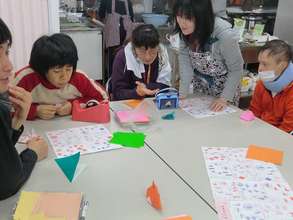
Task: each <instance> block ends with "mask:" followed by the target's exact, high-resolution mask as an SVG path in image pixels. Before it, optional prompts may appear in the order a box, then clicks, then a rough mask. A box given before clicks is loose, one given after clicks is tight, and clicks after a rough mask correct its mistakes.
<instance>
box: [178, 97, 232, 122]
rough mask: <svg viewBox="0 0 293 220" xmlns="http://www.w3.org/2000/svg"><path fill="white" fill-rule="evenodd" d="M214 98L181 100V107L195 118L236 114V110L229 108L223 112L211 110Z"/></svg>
mask: <svg viewBox="0 0 293 220" xmlns="http://www.w3.org/2000/svg"><path fill="white" fill-rule="evenodd" d="M213 100H214V98H213V97H207V96H204V97H196V98H192V99H184V100H180V102H179V106H180V107H181V108H182V109H183V110H184V111H185V112H187V113H188V114H190V115H191V116H193V117H194V118H198V119H199V118H206V117H212V116H218V115H225V114H230V113H233V112H236V110H235V109H233V108H231V107H229V106H227V107H226V108H225V109H224V110H223V111H221V112H214V111H211V110H210V106H211V104H212V102H213Z"/></svg>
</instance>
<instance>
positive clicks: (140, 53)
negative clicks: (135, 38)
mask: <svg viewBox="0 0 293 220" xmlns="http://www.w3.org/2000/svg"><path fill="white" fill-rule="evenodd" d="M158 51H159V48H158V47H155V48H148V49H143V48H135V52H136V54H137V55H138V56H145V55H147V54H148V55H150V56H156V55H157V54H158Z"/></svg>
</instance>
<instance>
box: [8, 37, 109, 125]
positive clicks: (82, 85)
mask: <svg viewBox="0 0 293 220" xmlns="http://www.w3.org/2000/svg"><path fill="white" fill-rule="evenodd" d="M77 61H78V53H77V48H76V46H75V44H74V42H73V40H72V39H71V38H70V37H69V36H68V35H65V34H60V33H58V34H53V35H51V36H42V37H40V38H39V39H38V40H37V41H36V42H35V43H34V45H33V48H32V51H31V56H30V61H29V66H27V67H25V68H23V69H21V70H19V71H18V72H17V73H16V75H15V81H14V83H15V84H16V85H18V86H20V87H22V88H24V89H26V90H27V91H29V92H31V93H32V97H33V104H32V105H31V108H30V111H29V114H28V119H29V120H33V119H35V118H37V117H39V118H41V119H52V118H54V116H55V115H60V116H64V115H70V114H71V110H72V102H73V101H74V100H80V101H81V102H86V101H88V100H89V99H96V100H98V101H102V100H105V99H108V95H107V93H106V91H105V90H104V88H103V87H102V86H101V85H99V84H98V83H96V82H95V81H94V80H92V79H90V78H89V77H88V76H87V75H86V74H85V73H83V72H81V71H77V70H76V66H77Z"/></svg>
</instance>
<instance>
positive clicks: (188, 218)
mask: <svg viewBox="0 0 293 220" xmlns="http://www.w3.org/2000/svg"><path fill="white" fill-rule="evenodd" d="M165 220H192V217H191V216H189V215H179V216H174V217H170V218H166V219H165Z"/></svg>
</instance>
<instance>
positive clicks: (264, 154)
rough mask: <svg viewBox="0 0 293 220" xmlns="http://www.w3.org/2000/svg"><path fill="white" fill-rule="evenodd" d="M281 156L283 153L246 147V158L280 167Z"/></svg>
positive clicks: (254, 146) (269, 149) (264, 148)
mask: <svg viewBox="0 0 293 220" xmlns="http://www.w3.org/2000/svg"><path fill="white" fill-rule="evenodd" d="M283 155H284V153H283V151H279V150H274V149H271V148H267V147H260V146H256V145H250V146H249V147H248V151H247V155H246V158H248V159H253V160H261V161H264V162H268V163H274V164H277V165H281V164H282V162H283Z"/></svg>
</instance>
